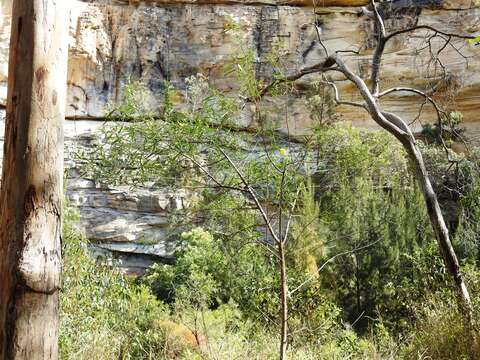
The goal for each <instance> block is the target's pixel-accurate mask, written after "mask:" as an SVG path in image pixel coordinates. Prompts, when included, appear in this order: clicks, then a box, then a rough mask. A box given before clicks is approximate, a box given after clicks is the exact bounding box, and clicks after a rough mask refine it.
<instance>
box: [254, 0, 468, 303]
mask: <svg viewBox="0 0 480 360" xmlns="http://www.w3.org/2000/svg"><path fill="white" fill-rule="evenodd" d="M387 3H388V2H387ZM387 6H388V4H387ZM363 11H364V13H365V14H366V16H368V17H370V18H372V19H373V21H374V24H375V31H376V45H375V49H374V51H373V57H372V61H371V76H370V79H369V82H370V87H369V86H368V85H367V82H366V81H365V80H364V79H362V78H361V77H360V76H359V75H357V74H356V73H355V72H354V71H353V70H352V69H351V68H350V66H348V65H347V64H346V63H345V61H344V60H343V58H342V56H341V53H344V52H350V53H353V54H358V52H356V51H351V50H342V49H336V50H334V51H333V53H331V52H330V51H329V50H328V49H327V47H326V46H325V44H324V42H323V41H322V38H321V35H320V33H321V32H320V31H317V35H318V42H319V43H320V45H321V46H322V48H323V49H324V51H325V59H324V60H323V61H321V62H320V63H317V64H314V65H312V66H308V67H305V68H303V69H301V70H300V71H298V72H296V73H293V74H290V75H286V76H285V75H282V76H281V77H278V78H277V79H275V80H274V81H272V82H271V83H270V84H269V85H267V86H265V87H264V88H263V89H262V91H260V92H259V97H262V96H264V95H265V94H267V93H268V92H269V91H270V90H271V89H273V88H275V87H276V86H277V85H278V84H281V83H285V82H294V81H296V80H298V79H300V78H302V77H304V76H306V75H309V74H322V78H323V81H324V83H325V84H328V85H329V86H331V87H332V88H333V90H334V92H335V101H336V103H337V104H338V105H345V106H353V107H357V108H360V109H363V110H365V111H367V112H368V114H369V115H370V116H371V118H372V119H373V120H374V121H375V122H376V123H377V124H378V125H379V126H381V127H382V128H383V129H385V130H386V131H388V132H389V133H390V134H392V135H393V136H395V138H397V139H398V141H400V143H401V144H402V146H403V148H404V149H405V151H406V152H407V154H408V156H409V158H410V160H411V161H412V164H413V167H414V169H415V176H416V180H417V182H418V184H419V186H420V189H421V191H422V194H423V197H424V200H425V204H426V208H427V212H428V215H429V218H430V222H431V225H432V228H433V230H434V233H435V238H436V240H437V242H438V246H439V250H440V253H441V255H442V257H443V260H444V263H445V266H446V268H447V270H448V272H449V273H450V275H451V276H452V278H453V280H454V282H455V284H456V286H457V289H458V294H459V297H460V299H461V302H462V303H463V305H464V306H465V307H466V308H467V309H469V310H470V309H471V300H470V295H469V293H468V290H467V287H466V285H465V282H464V280H463V276H462V274H461V272H460V265H459V262H458V259H457V256H456V254H455V251H454V249H453V246H452V243H451V241H450V236H449V233H448V229H447V226H446V225H445V220H444V218H443V215H442V211H441V209H440V205H439V202H438V199H437V195H436V193H435V191H434V190H433V187H432V184H431V182H430V179H429V175H428V172H427V169H426V167H425V163H424V160H423V156H422V153H421V151H420V149H419V147H418V145H417V143H416V139H415V136H414V135H413V133H412V131H411V129H410V127H409V126H408V125H407V123H406V122H405V121H404V120H403V119H402V118H401V117H400V116H399V115H397V114H394V113H391V112H388V111H385V110H383V109H382V106H381V99H382V98H384V97H386V96H389V95H391V94H395V93H405V92H406V93H411V94H414V95H417V96H419V97H421V98H423V99H424V101H425V103H426V104H427V103H428V104H430V105H431V106H432V107H433V108H434V110H435V112H436V114H437V119H438V122H437V124H438V126H439V128H440V129H442V126H443V125H442V124H443V119H445V118H446V117H447V116H448V114H447V113H446V112H445V111H444V110H443V109H442V108H441V106H440V105H439V104H438V103H437V102H436V101H435V100H434V98H433V97H432V93H434V92H435V91H436V87H435V86H433V87H432V88H431V89H426V90H424V89H416V88H412V87H394V88H390V89H387V90H383V91H381V87H380V83H381V64H382V58H383V55H384V52H385V48H386V46H387V44H388V43H389V42H390V41H391V40H392V39H394V38H396V37H398V36H400V35H404V34H412V33H416V32H424V33H426V35H425V37H424V39H425V47H424V49H426V51H430V53H429V54H430V56H431V63H433V64H434V67H435V68H440V69H441V70H440V80H439V83H441V82H442V81H446V80H447V78H448V75H449V74H448V72H447V69H446V67H445V66H444V65H443V63H442V62H441V60H440V57H441V54H442V52H443V51H445V49H446V48H448V47H453V48H454V49H456V50H457V51H458V49H457V48H456V47H455V45H454V44H453V43H452V42H453V40H455V39H457V40H458V39H460V40H463V41H467V40H473V39H475V36H470V35H462V34H456V33H448V32H445V31H442V30H439V29H436V28H434V27H432V26H429V25H416V26H413V27H407V28H404V29H400V30H393V31H391V32H389V31H388V29H387V27H386V25H385V21H384V19H383V17H382V16H381V14H380V11H379V9H378V6H377V4H376V2H375V0H371V2H370V9H367V8H364V9H363ZM314 26H317V25H314ZM331 72H337V73H340V74H342V75H343V77H344V79H346V80H348V81H349V82H351V83H352V84H353V85H354V86H355V87H356V89H357V91H358V93H359V95H360V97H361V98H362V99H363V102H353V101H344V100H341V99H340V95H339V91H338V89H337V86H336V84H335V82H333V81H330V80H329V79H328V78H327V77H326V76H325V75H326V74H328V73H331ZM251 100H254V101H258V97H257V98H256V99H251ZM444 145H445V144H444ZM445 148H446V146H445ZM446 151H447V154H448V149H447V148H446ZM468 312H470V311H468Z"/></svg>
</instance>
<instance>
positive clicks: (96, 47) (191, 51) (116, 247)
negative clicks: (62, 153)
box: [0, 0, 480, 270]
mask: <svg viewBox="0 0 480 360" xmlns="http://www.w3.org/2000/svg"><path fill="white" fill-rule="evenodd" d="M313 2H314V0H149V1H138V0H130V1H128V0H89V1H79V0H72V1H71V3H72V8H71V23H70V58H69V74H68V102H67V104H66V106H67V109H66V110H67V117H68V118H69V119H77V120H78V121H70V120H67V121H66V123H65V132H66V139H67V142H68V143H70V144H72V143H74V144H76V146H89V144H90V143H91V141H92V140H93V137H92V136H93V135H92V134H93V132H94V130H95V129H96V128H97V127H98V126H99V125H100V124H101V122H98V121H90V120H94V119H98V118H102V117H103V116H104V113H105V110H106V108H107V106H108V104H109V103H118V102H119V101H121V100H122V97H123V88H124V86H125V84H127V83H128V81H129V79H138V80H141V81H142V82H143V83H145V84H146V85H147V86H148V88H149V89H150V90H151V96H150V97H149V98H147V99H145V101H146V102H148V103H149V104H150V105H151V106H152V107H157V106H160V105H161V98H162V96H161V94H162V91H163V90H164V86H165V81H166V80H168V81H170V82H171V83H172V84H173V85H174V86H175V87H177V88H179V89H184V88H185V86H186V83H185V79H186V78H188V77H189V76H192V75H195V74H197V73H203V74H204V75H207V76H209V77H210V79H211V80H212V82H213V83H214V84H215V85H216V86H217V87H219V88H221V89H223V90H225V91H228V92H231V93H232V94H235V91H236V90H237V88H236V84H235V83H236V82H235V81H234V78H233V75H226V73H225V71H224V70H225V65H227V64H228V63H229V62H230V60H231V58H232V56H233V55H234V54H236V53H238V52H239V51H241V50H240V49H241V47H242V46H243V47H244V48H247V47H251V48H253V49H254V51H255V54H256V59H257V61H256V72H257V75H258V76H259V77H261V78H264V79H266V81H268V79H269V77H270V76H271V74H272V72H273V71H274V70H275V69H273V68H272V66H271V65H270V64H269V62H268V57H269V55H270V54H271V52H272V51H275V50H276V49H277V48H278V47H279V48H280V49H281V50H280V51H281V57H280V58H281V64H280V65H281V67H282V68H283V69H287V70H288V71H292V72H293V71H295V70H297V69H299V68H301V67H303V66H308V65H312V64H314V63H316V62H319V61H321V60H322V59H323V58H324V55H325V54H324V51H323V49H322V47H321V46H320V44H319V42H318V40H317V34H316V31H315V28H314V26H313V24H314V23H316V24H317V25H318V26H319V29H320V31H321V34H322V38H323V41H324V44H325V46H326V48H327V49H328V50H329V51H330V52H332V51H335V50H345V49H348V50H356V51H359V55H352V54H348V53H345V54H344V56H345V58H346V59H347V62H348V63H349V65H350V66H352V67H353V68H354V69H357V70H358V72H359V73H361V74H362V76H364V77H365V78H368V75H369V74H368V71H367V70H368V67H369V64H370V61H371V53H372V48H373V45H374V41H375V38H374V27H373V23H372V20H371V19H370V18H368V16H366V15H365V13H364V12H363V11H362V8H361V6H362V5H365V3H368V1H366V0H317V1H315V4H313ZM11 4H12V0H2V1H1V8H0V9H1V10H0V104H2V103H4V101H5V99H6V87H7V76H8V66H7V64H8V47H9V32H10V9H11ZM412 4H413V5H414V8H413V9H412V8H411V7H409V6H411V5H412ZM312 5H315V7H313V6H312ZM479 6H480V3H479V1H478V0H444V1H442V0H395V1H393V5H391V6H390V5H385V4H383V5H381V9H382V12H383V13H384V14H385V16H386V19H387V20H386V23H387V26H388V27H389V28H390V29H396V28H400V27H402V26H411V25H415V24H426V25H431V26H434V27H437V28H440V29H442V30H444V31H446V32H451V33H461V34H467V35H468V34H478V33H480V8H479ZM399 15H402V16H399ZM232 25H235V26H236V27H237V28H238V30H237V32H234V31H231V30H230V29H231V28H232ZM424 40H425V33H422V32H419V33H417V34H416V35H415V36H412V35H402V36H399V37H398V38H396V39H395V40H394V41H392V42H391V43H390V44H389V46H388V48H387V49H386V54H385V57H384V62H383V77H382V86H383V88H387V87H393V86H397V85H406V86H411V85H415V86H419V87H425V86H428V85H431V84H432V83H436V82H437V81H438V75H439V72H440V69H439V67H438V66H437V67H436V68H435V67H434V66H433V65H432V64H430V66H429V63H428V58H429V56H428V55H429V54H428V49H423V50H422V43H423V42H424ZM443 44H444V41H443V40H442V41H439V42H435V43H433V49H434V51H436V50H438V49H439V48H441V47H442V46H443ZM459 51H460V52H461V53H462V54H463V55H464V56H465V57H462V56H460V55H459ZM442 64H443V66H445V68H446V69H448V71H449V72H451V74H452V75H451V76H449V78H448V79H449V81H448V82H446V83H441V84H440V85H441V86H442V89H443V91H442V92H441V94H440V95H438V99H439V100H445V99H449V100H451V108H452V109H453V108H455V109H458V110H460V111H462V112H463V114H464V117H465V122H466V123H465V125H466V127H467V133H468V135H469V136H470V137H476V136H477V135H479V134H480V118H479V114H480V102H479V95H478V94H480V49H478V48H474V47H473V46H471V45H469V44H467V43H466V41H464V40H454V41H453V42H452V45H447V47H446V48H445V50H444V56H443V57H442ZM310 81H311V78H306V79H305V80H304V81H302V82H301V84H300V86H299V95H298V96H295V97H294V96H290V97H288V98H276V99H266V101H265V105H266V107H267V108H269V109H271V110H272V111H271V114H269V115H268V119H267V120H268V121H271V122H275V123H276V125H277V127H278V128H279V129H280V130H283V131H285V132H286V131H288V132H289V133H290V134H292V135H299V134H304V133H307V132H308V131H309V128H310V126H311V125H312V123H313V120H312V119H311V116H310V112H309V110H308V107H307V106H306V101H305V98H304V97H302V96H301V95H302V94H303V93H304V92H305V89H308V87H309V83H310ZM339 89H340V92H341V93H342V94H343V95H342V96H343V97H344V98H346V99H349V100H352V99H356V98H357V95H356V93H355V91H354V89H353V87H352V86H351V85H349V84H347V83H345V82H340V83H339ZM454 95H455V96H454ZM453 96H454V97H453ZM421 103H422V102H421V100H419V99H418V98H416V97H415V96H411V95H410V96H406V95H405V94H401V95H397V96H395V97H390V98H388V99H386V100H385V101H384V106H385V107H386V108H387V109H390V110H394V111H396V112H398V113H400V114H402V115H403V116H405V117H406V118H408V119H413V118H415V117H416V116H417V114H418V111H419V108H420V105H421ZM338 111H339V114H340V115H341V117H342V118H343V119H346V120H349V121H352V122H353V123H354V124H357V125H359V126H364V127H374V124H373V123H372V121H371V120H369V118H368V116H367V114H365V113H361V112H359V111H358V110H356V109H353V110H352V109H351V108H344V107H340V108H338ZM421 118H422V120H423V121H432V120H433V118H434V111H433V109H431V108H430V107H428V106H426V107H425V108H424V112H423V114H422V117H421ZM239 125H241V126H255V123H254V122H253V117H251V116H249V114H248V111H247V114H245V116H243V117H242V119H239ZM0 127H1V128H2V131H3V124H2V123H0ZM2 137H3V135H2ZM71 159H72V156H68V154H67V159H66V161H67V165H68V166H70V167H71V168H75V164H73V163H72V161H71ZM68 197H69V198H70V201H71V203H72V204H74V205H76V206H77V207H78V208H79V209H80V213H81V222H80V226H81V227H82V229H83V230H84V231H85V233H86V235H87V236H88V238H89V239H90V240H92V242H93V243H94V244H95V249H96V251H97V252H99V253H108V252H114V253H115V254H117V255H118V256H119V258H120V260H121V261H122V263H123V265H124V266H126V267H129V268H130V269H133V270H138V269H140V268H142V267H144V266H147V265H148V264H150V263H151V262H152V261H154V260H156V259H163V260H167V261H168V260H169V259H171V256H172V253H173V244H172V243H171V241H170V240H169V236H168V235H169V234H168V229H167V225H168V224H167V223H168V220H167V215H168V212H169V211H170V210H172V209H175V208H179V207H181V206H183V205H182V201H185V198H186V194H183V193H171V192H168V191H157V192H155V191H150V190H148V189H144V190H139V191H135V192H133V191H130V190H129V189H126V188H119V189H108V188H107V189H105V188H101V187H99V186H98V185H96V184H95V183H94V182H93V181H92V180H90V179H86V178H82V177H81V176H80V175H79V174H76V173H75V171H72V172H71V173H70V178H69V186H68Z"/></svg>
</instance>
